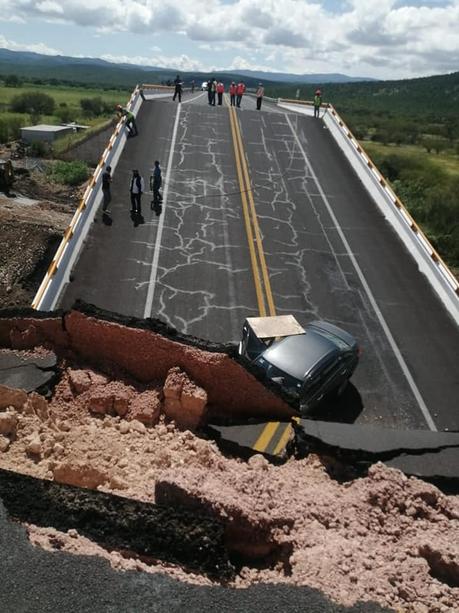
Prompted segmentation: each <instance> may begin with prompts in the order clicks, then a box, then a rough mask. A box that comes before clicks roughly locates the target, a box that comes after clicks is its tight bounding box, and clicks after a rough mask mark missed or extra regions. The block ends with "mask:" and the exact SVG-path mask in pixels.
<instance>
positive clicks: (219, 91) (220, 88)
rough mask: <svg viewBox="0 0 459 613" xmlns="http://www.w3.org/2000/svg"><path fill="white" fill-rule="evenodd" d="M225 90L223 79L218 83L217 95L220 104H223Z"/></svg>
mask: <svg viewBox="0 0 459 613" xmlns="http://www.w3.org/2000/svg"><path fill="white" fill-rule="evenodd" d="M224 91H225V86H224V85H223V83H222V82H221V81H219V82H218V83H217V95H218V106H221V105H222V103H223V92H224Z"/></svg>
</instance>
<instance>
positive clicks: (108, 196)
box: [102, 166, 112, 215]
mask: <svg viewBox="0 0 459 613" xmlns="http://www.w3.org/2000/svg"><path fill="white" fill-rule="evenodd" d="M111 172H112V167H111V166H106V168H105V172H104V173H103V174H102V195H103V204H102V213H103V214H104V215H105V214H107V215H109V214H110V211H109V209H108V205H109V204H110V202H111V201H112V193H111V191H110V184H111V182H112V175H111Z"/></svg>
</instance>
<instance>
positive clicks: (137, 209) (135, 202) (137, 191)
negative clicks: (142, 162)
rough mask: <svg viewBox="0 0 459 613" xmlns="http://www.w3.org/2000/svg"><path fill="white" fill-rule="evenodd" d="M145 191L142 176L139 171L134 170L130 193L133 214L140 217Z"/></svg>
mask: <svg viewBox="0 0 459 613" xmlns="http://www.w3.org/2000/svg"><path fill="white" fill-rule="evenodd" d="M144 189H145V187H144V182H143V178H142V177H141V176H140V174H139V171H138V170H133V171H132V177H131V183H130V186H129V192H130V194H131V213H133V214H134V215H138V216H139V217H140V216H141V215H142V206H141V200H142V194H143V192H144Z"/></svg>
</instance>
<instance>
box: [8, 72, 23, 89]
mask: <svg viewBox="0 0 459 613" xmlns="http://www.w3.org/2000/svg"><path fill="white" fill-rule="evenodd" d="M4 83H5V86H6V87H19V86H20V85H21V83H22V81H21V79H20V78H19V77H18V76H17V75H15V74H9V75H6V77H5V79H4Z"/></svg>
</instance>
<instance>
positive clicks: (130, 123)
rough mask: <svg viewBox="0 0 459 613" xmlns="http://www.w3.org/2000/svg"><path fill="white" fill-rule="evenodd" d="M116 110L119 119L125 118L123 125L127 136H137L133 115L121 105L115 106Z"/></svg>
mask: <svg viewBox="0 0 459 613" xmlns="http://www.w3.org/2000/svg"><path fill="white" fill-rule="evenodd" d="M116 110H117V111H118V115H119V116H120V117H124V118H125V122H124V125H125V126H126V128H127V130H128V132H129V136H137V135H138V133H139V131H138V130H137V124H136V122H135V115H134V113H131V111H129V110H128V109H127V108H123V107H122V106H121V104H117V106H116Z"/></svg>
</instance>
